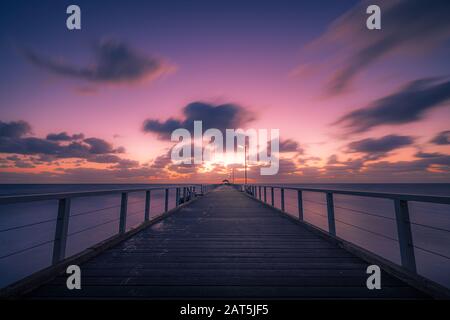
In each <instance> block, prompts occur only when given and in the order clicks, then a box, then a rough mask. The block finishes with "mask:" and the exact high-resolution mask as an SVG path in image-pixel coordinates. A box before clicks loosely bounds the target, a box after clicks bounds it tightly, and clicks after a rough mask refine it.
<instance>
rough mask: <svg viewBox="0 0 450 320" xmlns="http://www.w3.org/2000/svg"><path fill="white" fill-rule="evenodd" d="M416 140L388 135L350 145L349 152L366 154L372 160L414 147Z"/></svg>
mask: <svg viewBox="0 0 450 320" xmlns="http://www.w3.org/2000/svg"><path fill="white" fill-rule="evenodd" d="M413 142H414V139H413V138H412V137H408V136H398V135H394V134H391V135H387V136H384V137H381V138H379V139H373V138H367V139H363V140H359V141H354V142H351V143H349V144H348V146H347V147H348V152H351V153H353V152H358V153H365V154H367V155H369V156H371V158H370V159H371V160H375V158H379V157H380V156H384V155H385V154H386V153H388V152H390V151H393V150H396V149H399V148H402V147H406V146H410V145H412V144H413Z"/></svg>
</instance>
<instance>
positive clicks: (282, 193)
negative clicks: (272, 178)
mask: <svg viewBox="0 0 450 320" xmlns="http://www.w3.org/2000/svg"><path fill="white" fill-rule="evenodd" d="M280 190H281V211H283V212H284V188H281V189H280Z"/></svg>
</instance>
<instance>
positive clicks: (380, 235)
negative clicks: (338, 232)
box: [335, 218, 398, 242]
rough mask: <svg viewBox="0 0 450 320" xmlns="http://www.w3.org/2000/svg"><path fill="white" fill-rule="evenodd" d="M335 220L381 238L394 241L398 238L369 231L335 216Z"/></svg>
mask: <svg viewBox="0 0 450 320" xmlns="http://www.w3.org/2000/svg"><path fill="white" fill-rule="evenodd" d="M335 220H336V221H338V222H340V223H342V224H345V225H348V226H350V227H353V228H356V229H360V230H362V231H365V232H368V233H371V234H373V235H376V236H379V237H383V238H386V239H389V240H392V241H395V242H397V241H398V240H397V239H395V238H392V237H389V236H386V235H384V234H381V233H378V232H375V231H371V230H369V229H366V228H363V227H360V226H357V225H354V224H351V223H348V222H346V221H342V220H338V219H336V218H335Z"/></svg>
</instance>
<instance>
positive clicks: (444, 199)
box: [247, 184, 450, 204]
mask: <svg viewBox="0 0 450 320" xmlns="http://www.w3.org/2000/svg"><path fill="white" fill-rule="evenodd" d="M247 186H248V187H249V186H255V187H267V188H279V189H284V190H300V191H306V192H322V193H334V194H343V195H351V196H360V197H370V198H384V199H392V200H396V199H397V200H405V201H417V202H433V203H439V204H450V197H448V196H429V195H421V194H406V193H386V192H371V191H352V190H337V189H320V188H302V187H286V186H280V185H259V184H258V185H250V184H248V185H247Z"/></svg>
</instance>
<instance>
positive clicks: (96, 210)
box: [70, 204, 120, 217]
mask: <svg viewBox="0 0 450 320" xmlns="http://www.w3.org/2000/svg"><path fill="white" fill-rule="evenodd" d="M118 207H120V204H116V205H114V206H111V207H105V208H101V209H95V210H90V211H84V212H79V213H75V214H71V215H70V216H71V217H78V216H82V215H85V214H89V213H94V212H98V211H103V210H108V209H112V208H118Z"/></svg>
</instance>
